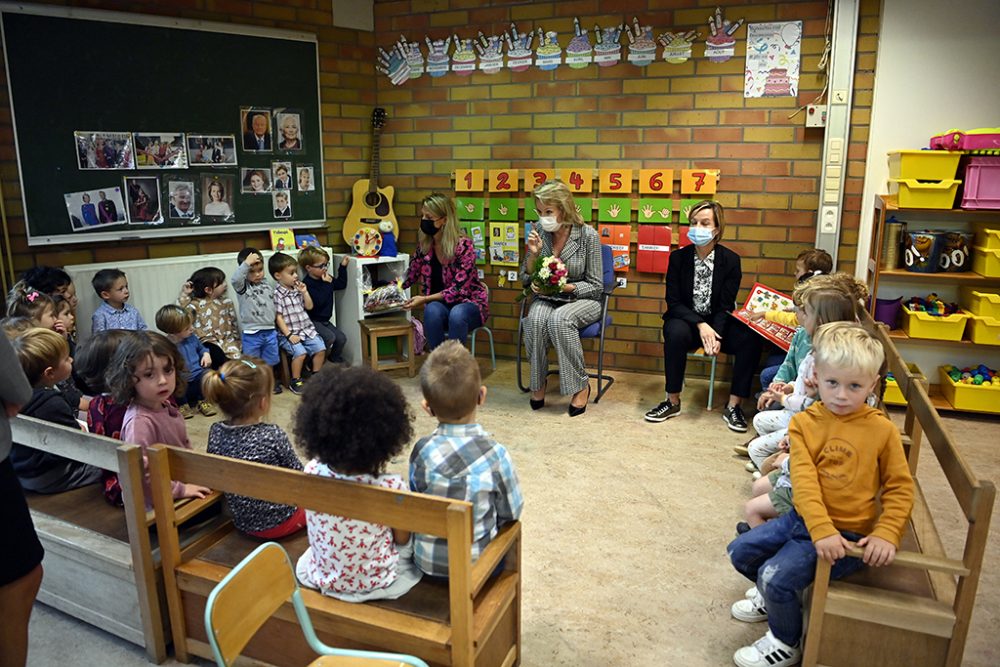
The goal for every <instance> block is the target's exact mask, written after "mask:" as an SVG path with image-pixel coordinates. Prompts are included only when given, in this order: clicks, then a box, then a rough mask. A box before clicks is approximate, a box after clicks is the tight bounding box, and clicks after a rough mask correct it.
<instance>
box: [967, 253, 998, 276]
mask: <svg viewBox="0 0 1000 667" xmlns="http://www.w3.org/2000/svg"><path fill="white" fill-rule="evenodd" d="M972 270H973V271H975V272H976V273H978V274H979V275H981V276H986V277H987V278H1000V250H987V249H986V248H979V247H976V248H973V249H972Z"/></svg>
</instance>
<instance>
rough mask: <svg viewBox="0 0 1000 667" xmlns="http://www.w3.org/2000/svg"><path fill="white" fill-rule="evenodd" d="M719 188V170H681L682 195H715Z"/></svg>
mask: <svg viewBox="0 0 1000 667" xmlns="http://www.w3.org/2000/svg"><path fill="white" fill-rule="evenodd" d="M718 186H719V170H718V169H681V194H682V195H703V196H704V195H714V194H715V191H716V189H717V188H718Z"/></svg>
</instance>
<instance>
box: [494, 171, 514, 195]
mask: <svg viewBox="0 0 1000 667" xmlns="http://www.w3.org/2000/svg"><path fill="white" fill-rule="evenodd" d="M517 176H518V170H517V169H490V192H517Z"/></svg>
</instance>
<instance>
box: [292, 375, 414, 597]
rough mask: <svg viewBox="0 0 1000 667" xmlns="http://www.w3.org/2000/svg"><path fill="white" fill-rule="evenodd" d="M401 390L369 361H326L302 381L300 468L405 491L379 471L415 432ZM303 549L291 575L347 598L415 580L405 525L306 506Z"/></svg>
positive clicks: (388, 592)
mask: <svg viewBox="0 0 1000 667" xmlns="http://www.w3.org/2000/svg"><path fill="white" fill-rule="evenodd" d="M412 419H413V416H412V415H411V413H410V409H409V406H408V405H407V403H406V398H405V397H404V396H403V391H402V390H401V389H400V388H399V385H397V384H396V383H395V382H393V381H392V380H391V379H390V378H388V377H386V376H385V375H383V374H381V373H378V372H376V371H374V370H372V369H370V368H368V367H357V368H346V367H342V366H334V365H331V366H326V367H324V368H323V369H322V370H320V371H319V372H318V373H316V375H314V376H313V377H312V379H311V380H310V381H309V384H307V385H306V387H305V393H304V394H303V396H302V403H301V404H300V405H299V408H298V411H297V412H296V415H295V439H296V440H297V441H298V444H299V446H301V447H302V448H303V450H304V451H305V454H306V455H307V456H309V457H310V459H311V460H310V461H309V463H307V464H306V467H305V472H307V473H309V474H311V475H319V476H321V477H332V478H333V479H338V480H343V481H348V482H354V483H356V484H368V485H371V486H380V487H383V488H387V489H394V490H397V491H405V490H406V482H404V481H403V478H402V477H401V476H399V475H390V474H386V473H385V467H386V465H387V464H388V463H389V461H390V460H391V459H392V458H393V457H394V456H397V455H398V454H399V453H400V452H401V451H402V450H403V446H404V445H405V444H406V443H407V442H409V440H410V437H411V435H412V434H413V428H412V425H411V421H412ZM306 525H307V528H308V532H309V548H308V549H306V551H305V553H303V554H302V557H301V558H299V561H298V564H297V566H296V574H297V575H298V579H299V581H300V582H301V583H302V585H303V586H308V587H309V588H318V589H319V590H320V591H321V592H322V593H323V594H324V595H329V596H330V597H335V598H338V599H341V600H346V601H348V602H361V601H364V600H376V599H395V598H398V597H400V596H401V595H403V594H405V593H406V592H407V591H409V590H410V589H411V588H413V586H415V585H416V583H417V582H418V581H420V576H421V575H420V571H419V570H417V569H416V567H414V565H413V561H412V553H413V549H412V547H411V546H410V544H409V541H410V534H409V533H408V532H404V531H400V530H394V529H392V528H389V527H388V526H384V525H380V524H372V523H367V522H365V521H359V520H357V519H348V518H346V517H342V516H335V515H330V514H322V513H320V512H314V511H312V510H308V509H307V510H306Z"/></svg>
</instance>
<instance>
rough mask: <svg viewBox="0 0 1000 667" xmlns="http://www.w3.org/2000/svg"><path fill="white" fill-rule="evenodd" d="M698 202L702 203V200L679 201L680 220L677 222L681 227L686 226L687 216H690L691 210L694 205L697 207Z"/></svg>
mask: <svg viewBox="0 0 1000 667" xmlns="http://www.w3.org/2000/svg"><path fill="white" fill-rule="evenodd" d="M700 201H702V200H701V199H682V200H681V208H680V213H681V215H680V220H678V222H680V223H681V224H682V225H686V224H688V216H689V215H691V209H692V208H694V207H695V205H697V204H698V202H700Z"/></svg>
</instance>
